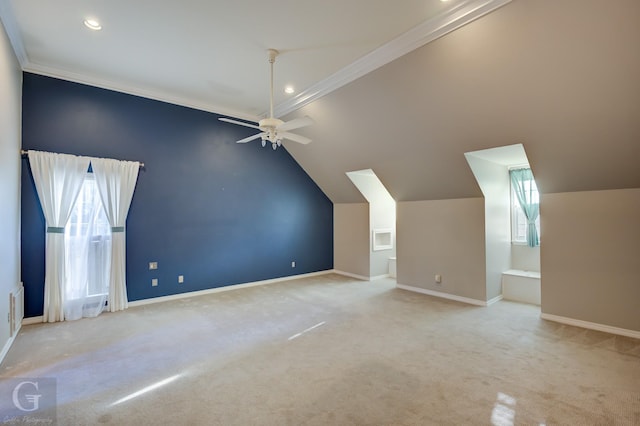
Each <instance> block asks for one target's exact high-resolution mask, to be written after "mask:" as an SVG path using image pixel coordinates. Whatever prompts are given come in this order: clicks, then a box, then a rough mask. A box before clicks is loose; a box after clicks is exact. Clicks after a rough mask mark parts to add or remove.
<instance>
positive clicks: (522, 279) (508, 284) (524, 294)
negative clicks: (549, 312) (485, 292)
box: [502, 269, 540, 305]
mask: <svg viewBox="0 0 640 426" xmlns="http://www.w3.org/2000/svg"><path fill="white" fill-rule="evenodd" d="M502 298H503V299H505V300H513V301H515V302H524V303H531V304H534V305H540V272H536V271H523V270H520V269H509V270H507V271H504V272H503V273H502Z"/></svg>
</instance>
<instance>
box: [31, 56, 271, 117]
mask: <svg viewBox="0 0 640 426" xmlns="http://www.w3.org/2000/svg"><path fill="white" fill-rule="evenodd" d="M22 69H23V71H26V72H30V73H33V74H39V75H44V76H46V77H54V78H60V79H63V80H66V81H71V82H74V83H80V84H86V85H89V86H94V87H99V88H101V89H107V90H113V91H115V92H121V93H126V94H128V95H134V96H140V97H143V98H147V99H153V100H156V101H161V102H167V103H170V104H174V105H179V106H184V107H187V108H193V109H197V110H200V111H206V112H211V113H214V114H219V115H227V116H232V117H235V118H240V119H244V120H248V121H259V120H260V118H261V117H259V116H257V115H251V114H246V113H244V112H241V111H237V110H234V109H230V108H225V107H221V106H219V105H214V104H210V103H205V102H197V101H194V100H193V99H189V98H187V97H180V96H175V95H174V94H171V93H170V92H168V91H163V90H150V89H142V88H140V87H137V86H134V85H128V84H123V83H116V82H114V81H110V80H107V79H102V78H96V77H93V76H87V75H84V74H79V73H76V72H73V71H69V70H65V69H61V68H53V67H47V66H45V65H40V64H34V63H32V62H27V64H25V65H24V66H23V67H22Z"/></svg>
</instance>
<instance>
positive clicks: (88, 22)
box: [84, 18, 102, 31]
mask: <svg viewBox="0 0 640 426" xmlns="http://www.w3.org/2000/svg"><path fill="white" fill-rule="evenodd" d="M84 25H85V26H86V27H87V28H89V29H90V30H94V31H98V30H101V29H102V25H100V22H98V21H96V20H95V19H91V18H89V19H85V20H84Z"/></svg>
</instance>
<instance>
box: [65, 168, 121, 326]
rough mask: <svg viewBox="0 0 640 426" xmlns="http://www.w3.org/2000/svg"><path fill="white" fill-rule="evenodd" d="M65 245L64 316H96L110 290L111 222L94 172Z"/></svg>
mask: <svg viewBox="0 0 640 426" xmlns="http://www.w3.org/2000/svg"><path fill="white" fill-rule="evenodd" d="M65 248H66V257H67V269H66V270H67V281H66V283H65V288H64V296H65V297H64V318H65V320H77V319H80V318H83V317H96V316H98V315H100V313H101V312H102V311H103V309H104V306H105V303H106V302H107V294H108V291H109V271H110V269H111V225H109V221H108V220H107V216H106V214H105V213H104V209H103V207H102V201H101V200H100V195H99V194H98V188H97V186H96V184H95V179H93V176H92V174H91V173H87V174H86V175H85V179H84V184H83V185H82V189H81V190H80V194H79V195H78V198H77V200H76V204H75V207H74V208H73V213H72V214H71V218H70V219H69V222H68V223H67V227H66V229H65Z"/></svg>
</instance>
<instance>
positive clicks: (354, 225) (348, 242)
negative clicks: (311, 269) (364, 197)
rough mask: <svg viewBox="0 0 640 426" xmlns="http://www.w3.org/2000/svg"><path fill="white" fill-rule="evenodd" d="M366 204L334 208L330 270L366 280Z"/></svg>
mask: <svg viewBox="0 0 640 426" xmlns="http://www.w3.org/2000/svg"><path fill="white" fill-rule="evenodd" d="M369 228H370V226H369V204H368V203H357V204H334V205H333V267H334V269H337V270H339V271H343V272H348V273H350V274H355V275H359V276H361V277H369V240H370V237H369Z"/></svg>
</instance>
